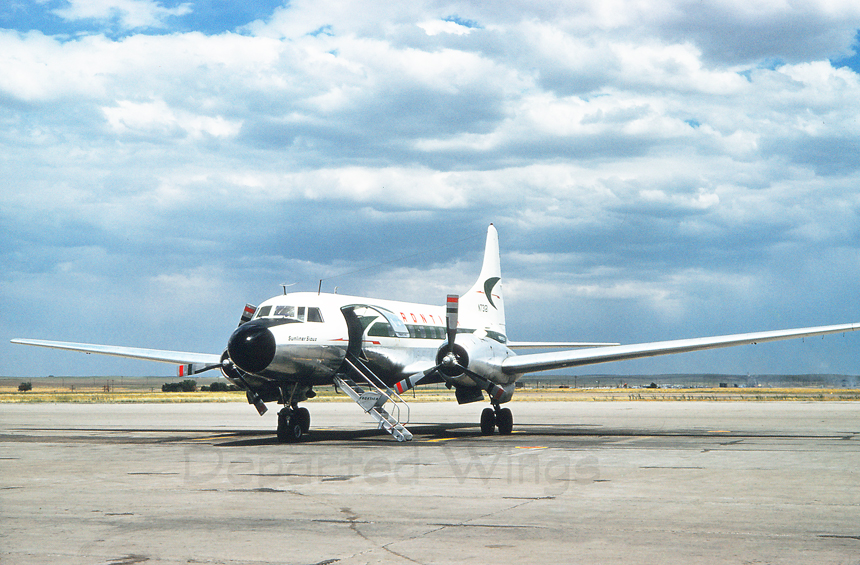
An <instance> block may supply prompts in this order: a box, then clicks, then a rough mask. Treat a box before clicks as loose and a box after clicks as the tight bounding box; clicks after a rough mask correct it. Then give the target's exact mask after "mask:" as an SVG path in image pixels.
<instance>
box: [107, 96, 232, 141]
mask: <svg viewBox="0 0 860 565" xmlns="http://www.w3.org/2000/svg"><path fill="white" fill-rule="evenodd" d="M102 111H103V112H104V114H105V117H106V118H107V121H108V124H109V125H110V127H111V128H113V130H114V131H115V132H116V133H117V134H120V135H123V134H132V135H147V136H159V137H167V138H170V137H174V136H176V135H178V134H179V133H181V134H184V135H188V136H190V137H192V138H200V137H203V136H204V135H208V136H213V137H221V138H224V137H233V136H235V135H236V134H237V133H239V129H240V128H241V127H242V122H241V121H236V120H233V121H231V120H225V119H224V118H223V117H221V116H200V115H193V114H190V113H188V112H176V111H174V110H172V109H171V108H169V107H168V106H167V104H165V102H164V101H163V100H156V101H153V102H143V103H135V102H131V101H128V100H120V101H118V102H117V105H116V106H114V107H111V108H102Z"/></svg>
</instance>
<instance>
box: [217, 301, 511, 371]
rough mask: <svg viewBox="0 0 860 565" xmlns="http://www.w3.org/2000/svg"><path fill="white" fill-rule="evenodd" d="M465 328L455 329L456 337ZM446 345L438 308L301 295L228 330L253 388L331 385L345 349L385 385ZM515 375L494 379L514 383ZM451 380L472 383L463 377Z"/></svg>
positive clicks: (232, 354) (425, 363)
mask: <svg viewBox="0 0 860 565" xmlns="http://www.w3.org/2000/svg"><path fill="white" fill-rule="evenodd" d="M472 331H474V328H460V332H465V333H470V332H472ZM464 339H468V338H464ZM445 341H446V336H445V311H444V308H442V307H439V306H432V305H427V304H416V303H408V302H398V301H392V300H377V299H369V298H365V297H357V296H347V295H339V294H322V293H319V294H317V293H307V292H300V293H290V294H284V295H281V296H275V297H273V298H270V299H269V300H266V301H265V302H263V303H262V304H261V305H260V306H259V307H258V308H257V310H256V312H255V314H254V317H253V318H252V319H251V320H250V321H248V322H246V323H244V324H242V325H241V326H239V327H238V328H237V329H236V330H235V332H234V333H233V335H232V336H231V337H230V340H229V341H228V349H227V352H228V354H229V358H230V359H231V360H232V362H233V363H234V364H235V365H236V366H237V367H238V368H239V369H241V370H242V371H243V372H244V373H245V375H244V378H245V380H246V381H247V383H248V384H250V385H252V386H254V387H263V386H265V384H266V382H269V383H278V384H280V385H283V384H284V383H295V382H297V383H300V384H304V385H310V386H317V385H327V384H331V383H332V379H333V378H334V376H335V375H336V374H337V373H338V372H339V371H340V370H341V368H342V366H343V363H344V359H345V358H346V356H347V353H348V352H349V351H353V352H354V353H355V354H356V355H360V356H361V358H362V359H363V360H364V361H365V363H366V364H367V366H368V367H369V368H370V369H371V370H372V371H373V372H374V373H375V374H376V376H377V377H379V378H380V379H381V380H382V381H383V382H385V383H386V384H388V385H392V384H394V383H395V382H397V381H400V380H401V379H403V378H404V377H406V376H408V375H411V374H414V373H417V372H420V371H425V370H427V369H430V368H431V367H433V366H434V365H436V363H437V354H438V352H439V350H440V348H441V347H442V345H443V344H444V343H445ZM493 343H494V344H495V346H497V347H498V349H499V353H502V354H503V356H507V355H512V354H513V352H511V351H510V350H509V349H507V348H506V347H505V346H504V345H503V344H502V343H499V342H495V341H494V342H493ZM502 349H504V350H506V351H504V352H502V351H501V350H502ZM227 376H228V378H230V375H229V374H227ZM516 376H517V375H508V376H502V375H501V374H500V379H501V380H503V381H507V382H513V381H514V380H515V379H516ZM455 382H457V383H458V384H462V385H463V386H472V387H474V386H477V385H476V383H474V382H473V381H472V379H470V378H469V377H468V376H467V375H462V376H460V377H459V378H457V379H456V380H455ZM507 382H500V384H507Z"/></svg>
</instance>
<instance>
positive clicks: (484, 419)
mask: <svg viewBox="0 0 860 565" xmlns="http://www.w3.org/2000/svg"><path fill="white" fill-rule="evenodd" d="M495 427H496V413H495V411H494V410H493V409H492V408H484V411H483V412H481V434H482V435H485V436H488V435H491V434H492V433H493V429H494V428H495Z"/></svg>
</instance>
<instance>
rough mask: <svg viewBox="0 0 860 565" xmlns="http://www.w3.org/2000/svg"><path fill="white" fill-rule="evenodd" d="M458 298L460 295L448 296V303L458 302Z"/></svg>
mask: <svg viewBox="0 0 860 565" xmlns="http://www.w3.org/2000/svg"><path fill="white" fill-rule="evenodd" d="M458 299H459V297H458V296H449V297H448V303H449V304H450V303H452V302H457V300H458Z"/></svg>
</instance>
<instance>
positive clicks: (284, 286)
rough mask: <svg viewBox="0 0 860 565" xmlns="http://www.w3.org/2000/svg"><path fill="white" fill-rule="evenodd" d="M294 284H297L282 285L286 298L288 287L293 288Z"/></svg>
mask: <svg viewBox="0 0 860 565" xmlns="http://www.w3.org/2000/svg"><path fill="white" fill-rule="evenodd" d="M294 284H296V283H290V284H287V283H281V287H282V288H283V289H284V296H286V295H287V287H288V286H293V285H294Z"/></svg>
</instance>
